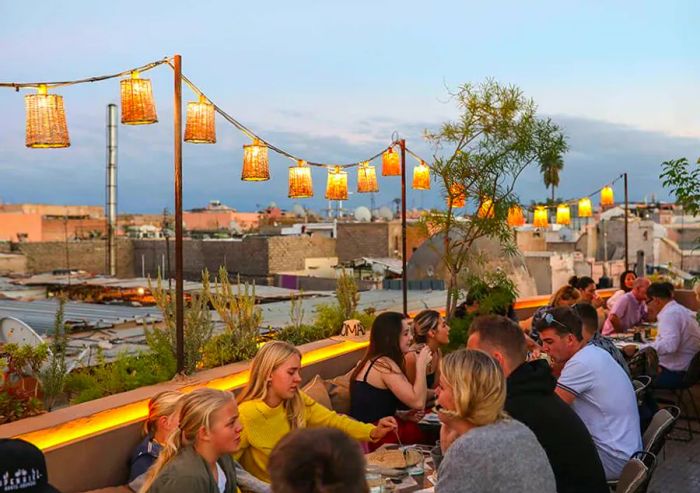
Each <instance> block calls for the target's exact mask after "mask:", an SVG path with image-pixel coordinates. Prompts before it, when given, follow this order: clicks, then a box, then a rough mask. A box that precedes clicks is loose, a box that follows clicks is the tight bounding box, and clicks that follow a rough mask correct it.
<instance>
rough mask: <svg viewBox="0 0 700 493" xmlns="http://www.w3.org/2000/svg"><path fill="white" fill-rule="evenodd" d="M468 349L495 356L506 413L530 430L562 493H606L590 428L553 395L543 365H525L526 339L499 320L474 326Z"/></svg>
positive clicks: (493, 318)
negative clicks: (504, 390)
mask: <svg viewBox="0 0 700 493" xmlns="http://www.w3.org/2000/svg"><path fill="white" fill-rule="evenodd" d="M467 347H468V348H471V349H480V350H482V351H484V352H486V353H488V354H489V355H491V356H492V357H493V358H494V359H495V360H496V361H498V363H499V364H500V365H501V368H503V372H504V373H505V375H506V378H507V395H506V404H505V409H506V411H507V412H508V414H510V415H511V416H512V417H513V418H514V419H517V420H518V421H521V422H522V423H524V424H525V425H526V426H527V427H528V428H530V429H531V430H532V432H533V433H534V434H535V436H536V437H537V439H538V440H539V442H540V444H541V445H542V448H543V449H544V450H545V452H546V453H547V457H548V458H549V462H550V464H551V466H552V470H553V471H554V477H555V479H556V481H557V491H558V492H559V493H584V492H585V493H607V492H608V491H609V489H608V486H607V483H606V481H605V472H604V470H603V465H602V463H601V462H600V457H599V456H598V451H597V450H596V448H595V445H594V444H593V439H592V438H591V435H590V433H589V432H588V429H587V428H586V425H585V424H584V423H583V421H581V419H580V418H579V417H578V416H577V415H576V413H575V412H574V411H573V409H571V406H569V405H567V404H566V403H565V402H564V401H562V400H561V399H560V398H559V397H558V396H557V395H556V394H555V393H554V388H555V386H556V379H555V378H554V377H553V376H552V373H551V371H550V368H549V365H548V364H547V362H546V361H544V360H535V361H530V362H527V361H526V359H527V345H526V343H525V335H524V334H523V332H522V330H521V329H520V327H519V326H518V324H516V323H515V322H513V321H511V320H508V319H507V318H505V317H501V316H499V315H487V316H482V317H478V318H476V319H475V320H474V322H472V325H471V331H470V336H469V340H468V342H467Z"/></svg>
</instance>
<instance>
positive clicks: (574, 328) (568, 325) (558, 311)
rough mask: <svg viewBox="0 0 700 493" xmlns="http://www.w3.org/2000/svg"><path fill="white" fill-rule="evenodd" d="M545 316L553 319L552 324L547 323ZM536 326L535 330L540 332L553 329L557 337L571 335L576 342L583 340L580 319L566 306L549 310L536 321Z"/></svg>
mask: <svg viewBox="0 0 700 493" xmlns="http://www.w3.org/2000/svg"><path fill="white" fill-rule="evenodd" d="M547 314H549V315H551V316H552V317H553V321H552V322H547ZM536 325H537V327H535V328H536V329H537V330H538V331H540V332H542V331H543V330H545V329H554V330H555V331H556V333H557V335H559V336H565V335H567V334H572V335H573V336H574V337H575V338H576V340H578V341H580V340H582V339H583V335H582V334H581V330H582V323H581V319H580V318H579V316H578V315H576V313H574V311H573V310H572V309H571V308H569V307H566V306H561V307H552V308H550V309H549V310H547V313H546V314H545V315H544V316H542V317H541V318H540V319H539V320H537V323H536Z"/></svg>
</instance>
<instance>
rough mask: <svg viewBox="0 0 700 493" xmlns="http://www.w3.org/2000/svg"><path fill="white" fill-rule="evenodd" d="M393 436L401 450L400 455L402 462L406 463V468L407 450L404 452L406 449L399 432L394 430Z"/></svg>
mask: <svg viewBox="0 0 700 493" xmlns="http://www.w3.org/2000/svg"><path fill="white" fill-rule="evenodd" d="M394 434H396V439H397V440H398V441H399V448H400V449H401V453H403V461H404V462H405V463H406V467H408V450H406V447H404V446H403V443H402V442H401V437H400V436H399V430H394Z"/></svg>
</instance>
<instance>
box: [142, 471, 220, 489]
mask: <svg viewBox="0 0 700 493" xmlns="http://www.w3.org/2000/svg"><path fill="white" fill-rule="evenodd" d="M183 491H187V492H191V493H204V492H207V491H209V482H208V481H206V480H205V479H204V478H200V477H198V476H192V475H189V474H186V473H184V474H167V475H161V476H159V477H158V478H156V480H155V481H154V482H153V484H152V485H151V487H150V488H149V489H148V493H181V492H183Z"/></svg>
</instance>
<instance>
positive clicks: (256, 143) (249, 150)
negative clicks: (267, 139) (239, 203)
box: [241, 139, 270, 181]
mask: <svg viewBox="0 0 700 493" xmlns="http://www.w3.org/2000/svg"><path fill="white" fill-rule="evenodd" d="M269 179H270V161H269V159H268V157H267V146H266V145H265V144H264V143H263V142H262V141H260V140H258V139H255V140H253V143H252V144H246V145H244V146H243V169H242V170H241V180H244V181H266V180H269Z"/></svg>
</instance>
